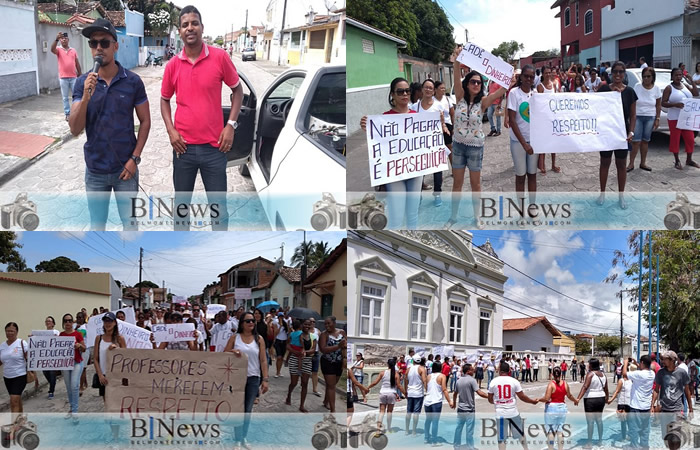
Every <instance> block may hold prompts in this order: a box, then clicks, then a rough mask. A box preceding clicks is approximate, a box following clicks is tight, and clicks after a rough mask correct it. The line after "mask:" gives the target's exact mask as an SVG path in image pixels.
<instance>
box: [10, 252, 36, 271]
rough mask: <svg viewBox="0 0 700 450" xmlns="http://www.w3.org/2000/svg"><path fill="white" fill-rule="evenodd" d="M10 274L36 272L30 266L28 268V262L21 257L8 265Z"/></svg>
mask: <svg viewBox="0 0 700 450" xmlns="http://www.w3.org/2000/svg"><path fill="white" fill-rule="evenodd" d="M7 271H8V272H34V271H33V270H32V269H31V268H30V267H29V266H27V261H25V259H24V258H23V257H22V256H20V257H19V259H18V260H16V261H11V262H9V263H7Z"/></svg>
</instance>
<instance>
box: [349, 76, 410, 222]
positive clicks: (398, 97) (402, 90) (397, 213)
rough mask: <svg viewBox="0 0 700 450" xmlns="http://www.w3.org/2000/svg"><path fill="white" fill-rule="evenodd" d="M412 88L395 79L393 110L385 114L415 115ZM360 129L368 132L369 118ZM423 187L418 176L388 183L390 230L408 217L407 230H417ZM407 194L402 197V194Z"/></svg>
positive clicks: (392, 93) (392, 88)
mask: <svg viewBox="0 0 700 450" xmlns="http://www.w3.org/2000/svg"><path fill="white" fill-rule="evenodd" d="M410 93H411V88H410V87H409V85H408V81H406V79H405V78H394V79H393V80H392V82H391V85H390V87H389V105H391V109H390V110H389V111H386V112H385V113H384V114H409V113H415V112H416V111H414V110H412V109H411V108H410V107H409V100H410V98H409V94H410ZM360 127H361V128H362V130H364V131H366V130H367V116H363V117H362V119H360ZM422 185H423V177H422V176H417V177H415V178H409V179H406V180H401V181H394V182H393V183H387V184H385V185H384V186H385V187H386V191H387V192H390V193H391V194H390V195H389V196H388V198H387V203H388V209H389V224H388V228H390V229H399V228H401V225H402V224H403V222H404V216H405V217H406V228H408V229H415V228H416V226H417V225H418V207H419V206H420V192H421V187H422ZM402 192H403V193H405V195H401V194H400V193H402Z"/></svg>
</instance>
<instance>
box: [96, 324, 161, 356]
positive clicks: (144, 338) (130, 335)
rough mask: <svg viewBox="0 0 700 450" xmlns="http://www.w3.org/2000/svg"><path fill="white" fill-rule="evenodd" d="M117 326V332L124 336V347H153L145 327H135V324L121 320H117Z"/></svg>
mask: <svg viewBox="0 0 700 450" xmlns="http://www.w3.org/2000/svg"><path fill="white" fill-rule="evenodd" d="M117 326H118V327H119V334H120V335H122V336H124V340H125V341H126V348H145V349H152V348H153V344H152V343H151V332H150V331H148V330H147V329H145V328H141V327H137V326H136V325H132V324H130V323H127V322H122V321H121V320H117ZM100 330H101V331H102V332H104V329H102V328H101V329H100ZM101 334H102V333H101Z"/></svg>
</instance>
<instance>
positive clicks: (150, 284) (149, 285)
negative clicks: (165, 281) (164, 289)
mask: <svg viewBox="0 0 700 450" xmlns="http://www.w3.org/2000/svg"><path fill="white" fill-rule="evenodd" d="M134 287H135V288H137V287H141V288H146V289H150V288H158V287H160V286H158V285H157V284H155V283H154V282H152V281H148V280H143V281H142V282H140V283H136V284H135V285H134Z"/></svg>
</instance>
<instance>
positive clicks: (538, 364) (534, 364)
mask: <svg viewBox="0 0 700 450" xmlns="http://www.w3.org/2000/svg"><path fill="white" fill-rule="evenodd" d="M532 368H533V369H539V368H540V363H539V361H537V360H536V359H533V360H532Z"/></svg>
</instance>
